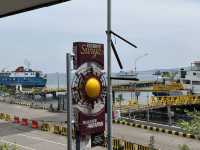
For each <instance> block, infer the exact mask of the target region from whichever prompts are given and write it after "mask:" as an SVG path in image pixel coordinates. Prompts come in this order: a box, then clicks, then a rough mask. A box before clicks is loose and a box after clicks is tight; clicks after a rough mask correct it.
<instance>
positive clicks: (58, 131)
mask: <svg viewBox="0 0 200 150" xmlns="http://www.w3.org/2000/svg"><path fill="white" fill-rule="evenodd" d="M53 132H54V133H55V134H61V126H59V125H55V126H54V129H53Z"/></svg>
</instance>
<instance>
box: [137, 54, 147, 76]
mask: <svg viewBox="0 0 200 150" xmlns="http://www.w3.org/2000/svg"><path fill="white" fill-rule="evenodd" d="M148 55H149V54H148V53H145V54H143V55H140V56H138V57H137V58H136V59H135V61H134V65H135V74H136V76H137V61H139V60H140V59H142V58H143V57H145V56H148Z"/></svg>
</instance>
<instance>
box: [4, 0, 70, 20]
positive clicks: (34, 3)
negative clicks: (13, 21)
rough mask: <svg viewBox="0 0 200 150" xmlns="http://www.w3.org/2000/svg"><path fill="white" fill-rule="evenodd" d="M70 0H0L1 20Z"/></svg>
mask: <svg viewBox="0 0 200 150" xmlns="http://www.w3.org/2000/svg"><path fill="white" fill-rule="evenodd" d="M66 1H69V0H0V18H2V17H6V16H10V15H15V14H18V13H22V12H26V11H30V10H33V9H38V8H42V7H47V6H51V5H55V4H58V3H62V2H66Z"/></svg>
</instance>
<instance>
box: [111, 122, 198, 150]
mask: <svg viewBox="0 0 200 150" xmlns="http://www.w3.org/2000/svg"><path fill="white" fill-rule="evenodd" d="M113 136H114V137H118V138H122V139H126V140H128V141H133V142H134V143H137V144H145V145H148V144H149V139H150V136H154V137H155V146H156V148H159V149H161V150H179V149H178V147H179V145H183V144H187V145H188V146H189V147H190V149H191V150H200V141H198V140H194V139H188V138H184V137H179V136H175V135H169V134H164V133H160V132H155V131H154V132H153V131H150V130H144V129H140V128H133V127H129V126H124V125H117V124H114V125H113Z"/></svg>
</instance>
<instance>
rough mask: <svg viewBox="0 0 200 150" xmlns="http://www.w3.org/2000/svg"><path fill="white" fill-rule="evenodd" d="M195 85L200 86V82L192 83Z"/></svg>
mask: <svg viewBox="0 0 200 150" xmlns="http://www.w3.org/2000/svg"><path fill="white" fill-rule="evenodd" d="M192 84H193V85H200V81H192Z"/></svg>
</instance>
